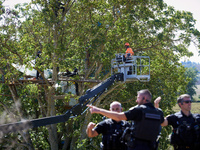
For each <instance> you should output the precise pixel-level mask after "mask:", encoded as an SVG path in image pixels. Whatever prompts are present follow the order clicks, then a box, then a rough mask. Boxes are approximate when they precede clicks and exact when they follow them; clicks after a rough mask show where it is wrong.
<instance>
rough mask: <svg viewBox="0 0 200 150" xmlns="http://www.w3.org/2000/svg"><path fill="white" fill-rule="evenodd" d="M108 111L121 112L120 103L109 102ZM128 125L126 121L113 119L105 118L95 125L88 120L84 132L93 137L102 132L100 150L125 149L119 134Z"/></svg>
mask: <svg viewBox="0 0 200 150" xmlns="http://www.w3.org/2000/svg"><path fill="white" fill-rule="evenodd" d="M110 111H112V112H117V113H120V112H122V107H121V103H119V102H117V101H114V102H112V103H111V104H110ZM128 126H130V124H129V123H128V122H127V121H115V120H112V119H105V120H103V121H101V122H100V123H98V124H97V125H96V124H95V123H93V122H90V123H89V124H88V126H87V129H86V133H87V135H88V137H95V136H98V135H99V134H102V135H103V136H102V142H101V143H100V146H101V149H102V150H126V149H127V147H126V145H125V144H124V143H122V141H121V136H122V134H123V131H124V130H125V128H126V127H128Z"/></svg>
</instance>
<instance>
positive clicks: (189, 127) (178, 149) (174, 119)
mask: <svg viewBox="0 0 200 150" xmlns="http://www.w3.org/2000/svg"><path fill="white" fill-rule="evenodd" d="M167 120H168V125H172V127H173V132H172V135H171V139H170V140H171V141H170V142H171V144H172V145H173V146H174V149H175V150H199V149H200V147H199V146H200V144H199V143H200V138H199V136H200V134H199V133H200V131H199V129H200V126H199V125H200V115H199V114H190V115H189V116H186V115H185V114H184V113H183V112H182V111H180V112H177V113H175V114H172V115H170V116H168V117H167Z"/></svg>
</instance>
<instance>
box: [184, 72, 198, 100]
mask: <svg viewBox="0 0 200 150" xmlns="http://www.w3.org/2000/svg"><path fill="white" fill-rule="evenodd" d="M185 75H186V77H187V78H189V79H190V81H189V83H188V84H187V93H188V94H189V95H190V96H191V98H192V100H193V96H194V95H195V94H196V91H195V89H197V87H196V85H195V84H196V83H197V70H196V69H194V68H187V69H186V72H185Z"/></svg>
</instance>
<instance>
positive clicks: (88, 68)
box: [0, 0, 200, 150]
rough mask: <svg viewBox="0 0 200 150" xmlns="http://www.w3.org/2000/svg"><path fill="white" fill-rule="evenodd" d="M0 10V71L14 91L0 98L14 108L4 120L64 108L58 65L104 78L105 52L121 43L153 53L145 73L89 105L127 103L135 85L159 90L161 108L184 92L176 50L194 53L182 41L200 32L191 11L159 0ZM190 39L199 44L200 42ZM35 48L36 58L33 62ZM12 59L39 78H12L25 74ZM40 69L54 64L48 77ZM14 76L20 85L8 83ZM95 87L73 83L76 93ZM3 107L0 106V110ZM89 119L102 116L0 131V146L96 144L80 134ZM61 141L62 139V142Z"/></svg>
mask: <svg viewBox="0 0 200 150" xmlns="http://www.w3.org/2000/svg"><path fill="white" fill-rule="evenodd" d="M1 10H2V12H1V17H2V18H3V17H4V22H3V24H2V25H1V34H0V43H1V44H0V47H1V49H2V50H1V51H0V59H1V62H0V69H1V72H0V73H1V74H2V75H3V76H4V78H5V85H4V86H6V87H5V88H7V89H8V88H9V90H10V91H9V92H8V93H9V94H11V95H12V101H10V102H8V101H6V99H1V101H2V103H3V104H4V106H7V107H9V108H13V109H11V112H14V113H10V112H9V113H6V116H8V117H6V118H12V119H10V120H9V119H8V120H5V123H6V122H11V121H19V120H22V119H23V118H27V119H31V118H40V117H46V116H54V115H59V114H62V113H64V112H65V111H66V110H65V107H64V106H63V104H64V103H67V102H68V101H69V98H70V96H71V95H70V93H69V94H65V95H63V93H60V92H58V91H56V89H55V85H56V83H59V80H58V70H57V68H59V70H60V71H65V70H66V68H67V69H69V70H71V71H72V70H73V69H74V68H75V67H77V68H78V69H79V74H80V76H79V77H82V79H96V80H104V79H106V78H107V77H109V76H110V62H111V59H113V58H114V57H115V54H116V53H124V52H125V49H124V43H125V42H129V43H130V44H131V47H132V48H133V50H134V51H135V55H144V56H146V55H148V56H149V57H150V58H151V72H150V73H151V80H150V82H148V83H140V82H134V83H124V84H115V85H113V86H112V87H111V88H110V89H108V91H107V92H106V93H104V94H103V95H102V96H101V97H100V98H99V99H98V100H97V102H96V103H95V105H97V106H100V107H105V108H108V105H109V103H110V102H111V101H113V100H118V101H120V102H122V104H123V105H124V107H125V110H128V108H130V107H132V106H133V105H135V102H134V96H135V95H136V92H137V91H138V90H140V89H142V88H148V89H149V90H150V91H151V92H152V93H153V96H154V97H153V98H154V99H155V98H156V97H157V96H162V99H163V100H162V102H161V108H162V109H163V111H164V113H165V115H167V114H169V113H171V112H172V110H171V108H172V107H173V106H174V105H175V103H176V102H175V100H176V97H177V96H178V95H179V94H180V93H184V92H186V85H187V83H188V82H189V79H185V75H184V73H185V68H184V67H182V66H181V64H180V63H178V61H179V59H180V57H182V56H191V55H192V53H190V52H188V49H187V47H188V46H189V45H190V43H191V42H196V41H192V39H196V40H198V39H199V35H200V34H199V31H198V30H197V29H195V27H194V25H195V20H194V18H193V16H192V14H191V13H190V12H185V11H176V10H175V9H174V8H173V7H168V6H167V5H166V4H165V3H163V1H162V0H152V1H148V0H145V1H144V0H136V1H133V2H132V1H123V0H117V1H116V0H115V1H113V0H109V1H82V0H80V1H75V0H74V1H73V0H72V1H66V0H36V1H32V4H31V3H30V4H24V5H17V6H16V9H15V10H6V11H3V10H4V8H2V9H1ZM22 18H23V19H22ZM196 43H197V44H198V45H199V41H197V42H196ZM39 50H40V51H41V52H42V53H41V58H40V59H38V60H37V62H36V64H35V57H36V54H37V52H38V51H39ZM13 63H14V64H20V65H25V67H27V68H33V69H36V70H38V71H39V72H40V73H41V74H42V77H43V80H44V83H45V85H35V84H34V85H32V84H20V83H18V82H19V80H18V79H19V78H21V77H22V76H23V74H22V73H19V72H18V71H17V70H16V69H15V68H14V67H13V66H12V65H13ZM45 69H52V70H53V74H52V78H51V81H49V80H48V79H45V78H44V74H43V70H45ZM13 82H15V83H18V84H20V85H19V86H18V85H16V84H14V85H13V84H9V83H13ZM93 86H94V84H92V83H88V84H84V83H79V95H78V96H81V95H83V94H84V93H85V91H86V90H87V89H88V88H91V87H93ZM60 97H63V100H62V101H60ZM77 98H78V97H77ZM17 104H21V105H17ZM57 106H59V107H57ZM4 111H5V107H4V108H2V113H3V112H4ZM11 114H12V115H13V114H14V115H13V116H12V115H11ZM13 118H16V119H15V120H14V119H13ZM90 120H95V121H96V122H97V121H100V120H101V117H100V116H93V117H92V116H91V114H89V113H86V114H84V115H82V116H80V117H77V118H75V119H71V120H69V121H67V122H66V123H60V124H57V125H56V124H54V125H49V126H47V127H40V128H37V129H32V130H30V131H26V135H27V136H23V135H24V133H21V132H20V133H18V134H11V135H9V136H7V138H5V137H4V138H3V140H4V142H1V147H8V145H11V144H10V142H11V141H14V142H13V143H14V144H13V145H11V146H12V147H13V148H15V147H19V146H22V147H27V148H29V149H33V148H41V149H42V148H43V149H54V150H56V149H62V148H63V149H78V148H79V149H86V148H87V149H94V148H96V149H98V147H99V143H98V142H99V140H100V139H99V138H94V139H92V142H90V141H91V139H88V138H87V137H86V134H85V129H86V125H87V124H88V122H89V121H90ZM169 131H170V130H169V129H167V128H165V129H164V130H163V131H162V139H161V148H162V149H166V147H167V144H168V143H167V142H166V141H167V135H168V133H169ZM14 139H17V140H14ZM77 139H79V140H78V142H77ZM61 140H64V141H65V142H64V145H62V144H61ZM21 143H23V145H22V144H21Z"/></svg>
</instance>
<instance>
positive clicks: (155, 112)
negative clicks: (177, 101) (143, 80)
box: [124, 103, 164, 150]
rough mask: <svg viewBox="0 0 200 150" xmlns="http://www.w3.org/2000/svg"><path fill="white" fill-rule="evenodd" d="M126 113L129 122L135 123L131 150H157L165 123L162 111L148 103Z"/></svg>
mask: <svg viewBox="0 0 200 150" xmlns="http://www.w3.org/2000/svg"><path fill="white" fill-rule="evenodd" d="M124 113H125V115H126V118H127V120H133V121H134V132H133V137H132V138H133V139H132V141H131V142H132V143H130V144H129V145H130V146H129V149H130V150H132V149H133V150H137V149H145V150H151V149H155V144H156V139H157V137H158V135H159V132H160V124H161V123H162V122H163V121H164V116H163V112H162V110H161V109H157V108H155V107H154V106H153V104H152V103H146V104H143V105H139V106H135V107H133V108H131V109H130V110H129V111H126V112H124Z"/></svg>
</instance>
